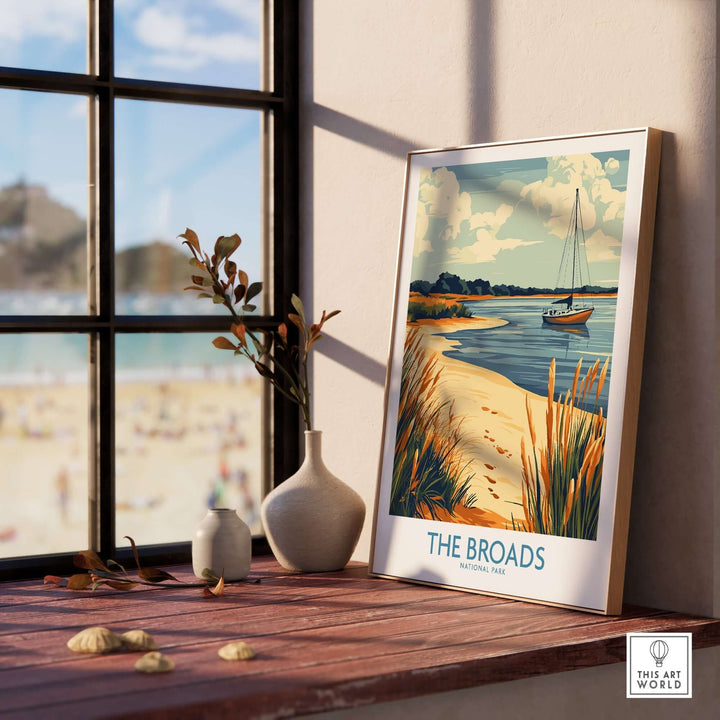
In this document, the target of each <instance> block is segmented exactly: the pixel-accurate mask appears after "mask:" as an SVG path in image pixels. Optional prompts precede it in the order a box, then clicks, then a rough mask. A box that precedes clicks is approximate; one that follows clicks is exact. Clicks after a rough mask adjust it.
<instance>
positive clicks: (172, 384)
mask: <svg viewBox="0 0 720 720" xmlns="http://www.w3.org/2000/svg"><path fill="white" fill-rule="evenodd" d="M0 39H1V41H0V65H2V67H0V112H1V113H2V117H3V137H2V138H1V139H0V458H2V462H1V463H0V498H2V500H0V570H1V571H3V575H5V576H6V577H10V576H15V577H19V576H22V575H30V574H39V573H43V572H50V571H58V572H59V571H62V570H65V569H67V568H68V567H69V566H70V561H71V557H72V554H73V553H74V552H76V551H78V550H81V549H84V548H86V547H93V548H94V549H96V550H97V551H98V552H99V553H100V554H101V555H102V556H103V557H109V556H116V557H117V556H120V557H123V556H124V555H126V554H127V551H126V550H125V547H126V545H127V543H126V541H125V540H123V536H125V535H130V536H132V537H133V538H135V540H136V541H137V542H138V544H140V545H141V550H142V552H143V554H144V556H145V557H146V559H147V561H148V562H159V561H184V560H187V559H188V558H189V548H190V546H189V542H188V540H189V538H190V537H191V536H192V533H193V531H194V528H195V526H196V525H197V524H198V523H199V521H200V519H201V518H202V516H203V515H204V514H205V511H206V509H207V507H208V506H213V505H214V506H217V507H221V506H230V507H236V508H237V509H238V512H239V514H240V515H241V516H244V519H245V520H246V522H248V524H249V525H250V526H251V528H252V530H253V533H254V535H255V536H257V544H261V543H262V542H263V541H262V538H261V532H262V531H261V527H260V523H259V503H260V500H261V498H262V496H263V494H264V492H265V491H266V490H267V489H268V488H269V486H270V485H271V484H272V483H273V480H274V478H283V477H287V476H288V475H290V474H291V472H293V471H294V469H295V466H296V463H297V457H298V416H297V411H296V409H295V408H294V407H292V406H289V405H288V404H287V403H286V401H285V400H284V399H283V398H282V397H281V396H280V394H273V393H271V390H270V388H269V387H268V386H267V385H266V384H264V383H263V382H262V381H261V379H260V378H259V376H258V375H257V374H256V373H255V372H254V369H253V368H252V367H247V366H246V365H245V364H244V362H242V361H240V360H239V359H238V358H237V357H234V356H233V355H232V353H223V352H222V351H220V350H217V349H215V348H214V347H212V345H211V340H212V338H214V337H216V336H217V335H218V334H221V333H224V332H226V331H227V330H228V329H229V325H230V318H229V316H228V315H227V314H226V312H225V313H223V312H222V311H221V309H220V308H219V307H218V306H214V305H212V303H209V301H208V302H207V304H206V303H205V301H199V300H197V299H195V298H194V297H193V296H192V294H189V293H184V292H183V290H182V288H183V287H185V286H186V285H189V284H190V280H189V276H190V266H189V264H188V258H189V255H188V253H187V252H186V249H185V248H184V247H182V246H181V244H180V241H179V240H178V239H177V237H176V236H177V235H178V234H180V233H182V232H184V230H185V228H186V227H190V228H192V229H194V230H195V231H197V232H198V234H199V235H200V238H201V241H202V243H203V245H204V246H205V247H207V248H208V249H209V248H210V247H212V243H213V242H214V240H215V238H216V237H217V236H219V235H230V234H232V233H235V232H237V233H238V234H240V235H241V237H242V238H243V244H242V245H241V247H240V249H239V251H238V253H237V255H236V259H237V261H238V264H239V265H240V266H241V267H242V268H243V269H245V270H246V271H247V272H248V274H249V275H250V277H251V279H261V280H263V283H264V292H263V296H262V301H261V303H259V309H258V310H257V311H256V312H255V313H253V315H252V317H251V318H249V319H248V324H249V325H252V326H253V327H255V328H257V329H258V330H270V329H272V328H273V327H276V326H277V324H278V323H279V322H280V317H281V315H282V313H283V310H284V309H286V308H287V306H288V303H289V298H290V295H291V294H292V292H294V291H296V290H297V282H298V271H297V88H298V79H297V77H298V76H297V5H296V3H294V2H278V1H277V0H276V1H275V2H271V0H173V1H172V2H169V1H168V0H148V1H147V2H142V3H138V2H133V1H132V0H114V2H113V1H112V0H66V1H65V2H63V3H57V2H55V1H54V0H34V2H32V3H27V2H23V0H15V1H14V2H9V3H5V4H4V6H3V27H2V28H0ZM275 438H278V439H279V438H282V442H275V441H274V439H275Z"/></svg>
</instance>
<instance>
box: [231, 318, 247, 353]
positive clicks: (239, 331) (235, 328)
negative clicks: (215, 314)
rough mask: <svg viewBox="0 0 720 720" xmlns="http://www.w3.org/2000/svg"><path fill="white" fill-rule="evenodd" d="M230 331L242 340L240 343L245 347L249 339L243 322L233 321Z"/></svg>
mask: <svg viewBox="0 0 720 720" xmlns="http://www.w3.org/2000/svg"><path fill="white" fill-rule="evenodd" d="M230 332H232V334H233V335H234V336H235V337H236V338H237V339H238V340H239V341H240V344H241V345H242V346H243V347H245V345H247V341H246V340H245V326H244V325H242V324H241V323H233V324H232V325H231V326H230Z"/></svg>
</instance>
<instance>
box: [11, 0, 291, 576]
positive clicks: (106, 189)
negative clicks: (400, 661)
mask: <svg viewBox="0 0 720 720" xmlns="http://www.w3.org/2000/svg"><path fill="white" fill-rule="evenodd" d="M265 2H266V3H267V4H266V6H265V12H266V20H267V24H268V27H267V30H266V32H267V38H268V41H269V42H270V44H271V49H270V53H269V56H268V58H267V59H263V58H261V62H265V61H267V60H269V64H270V66H271V67H270V68H268V70H270V71H271V73H272V81H271V84H272V90H270V91H264V90H247V89H236V88H227V87H218V86H209V85H190V84H184V83H175V82H158V81H146V80H138V79H128V78H118V77H115V75H114V62H113V55H114V49H113V45H114V31H113V20H114V2H113V0H88V4H89V9H90V18H91V19H92V18H93V16H94V17H95V18H96V24H95V23H93V22H92V20H90V22H91V27H90V29H89V32H88V44H89V46H90V47H91V48H92V46H93V44H95V45H96V47H97V65H96V68H97V73H96V74H79V73H66V72H54V71H44V70H30V69H22V68H12V67H0V92H2V91H3V90H7V89H11V90H12V89H14V90H18V89H19V90H30V91H44V92H54V93H62V94H68V93H70V94H73V93H74V94H78V95H84V96H87V97H90V98H92V97H96V98H97V103H96V108H97V120H96V123H95V126H96V138H95V139H94V140H95V142H94V152H95V153H96V154H97V158H96V167H97V177H96V182H97V185H98V188H97V194H96V211H97V224H96V228H97V231H96V237H97V240H96V242H95V243H94V244H95V247H94V248H92V247H90V246H89V248H88V252H91V251H92V252H94V255H95V257H94V260H95V265H96V271H95V286H96V293H97V314H95V315H90V314H88V315H72V316H38V315H28V316H8V315H3V316H0V333H30V332H32V333H44V332H68V333H84V334H88V336H89V337H91V338H94V339H93V340H91V341H90V353H91V366H92V364H93V363H92V360H93V359H94V360H95V362H96V365H95V367H96V370H95V372H94V377H93V380H92V381H91V382H92V384H93V385H94V394H95V395H94V402H93V408H92V412H93V415H94V422H93V425H92V427H91V430H93V429H94V432H95V434H96V437H95V438H94V439H93V438H92V436H91V437H90V442H89V445H90V453H91V458H89V459H88V460H89V463H90V475H91V478H90V483H89V484H90V488H89V491H90V495H91V497H90V498H89V501H90V502H89V510H88V523H89V538H88V547H89V548H92V549H94V550H96V551H97V552H98V553H99V554H100V556H101V557H103V558H110V557H113V558H117V559H120V560H123V559H129V558H130V557H131V555H130V551H129V549H125V548H118V547H116V541H115V530H116V528H115V487H114V476H115V380H114V376H115V367H114V355H115V352H114V350H115V336H116V334H121V333H123V332H226V331H228V330H229V327H230V318H229V317H221V316H217V317H215V316H195V315H188V316H128V315H115V288H114V268H113V265H114V252H115V247H114V244H115V243H114V239H115V238H114V231H115V228H114V224H115V214H114V100H115V99H116V98H118V99H120V98H122V99H141V100H152V101H160V102H171V103H181V104H194V105H205V106H214V107H234V108H246V109H253V110H261V111H264V112H265V113H267V114H268V115H270V116H271V118H272V123H271V124H270V127H271V130H270V134H271V138H270V140H271V149H270V150H269V152H270V173H271V179H270V180H269V194H270V195H271V198H270V203H269V207H270V214H271V217H270V218H268V221H269V226H270V230H269V232H268V235H269V237H270V242H271V246H272V247H271V252H272V261H271V262H272V270H271V280H272V282H271V283H270V285H271V289H270V293H271V294H270V296H269V306H270V307H271V308H272V314H269V315H260V316H257V317H252V318H247V324H248V325H249V326H251V327H254V328H257V329H266V330H271V329H273V328H275V327H277V326H278V324H279V323H280V322H282V316H283V313H284V310H285V309H287V308H288V307H289V306H290V297H291V295H292V293H294V292H297V291H298V285H299V231H298V224H299V221H298V95H299V72H298V60H299V52H298V44H299V30H298V20H299V18H298V15H299V12H298V2H297V0H274V1H273V0H265ZM95 33H96V34H95ZM238 230H239V231H240V232H242V230H241V228H238ZM88 277H89V279H90V280H91V279H92V278H91V277H90V276H88ZM89 291H90V288H89ZM95 353H96V354H95ZM94 354H95V355H94ZM270 407H271V412H270V418H269V425H268V427H269V428H270V430H271V432H270V433H267V432H266V433H264V435H265V436H266V437H267V436H268V435H269V437H268V441H269V443H270V447H269V448H268V449H269V460H270V466H271V467H270V471H269V475H270V478H271V484H272V485H273V486H275V485H277V484H278V483H279V482H281V481H282V480H283V479H285V478H286V477H289V476H290V475H291V474H292V473H293V472H294V471H295V470H296V469H297V463H298V458H299V452H300V443H299V438H300V421H299V413H298V411H297V407H296V406H295V405H293V404H291V403H289V402H288V401H287V400H286V399H285V398H283V396H282V395H281V394H280V393H272V392H271V394H270ZM93 440H94V442H93ZM8 501H9V502H11V500H8V499H6V500H5V502H8ZM192 531H193V528H188V538H189V537H190V536H191V534H192ZM138 540H141V538H138ZM82 549H85V548H78V550H82ZM267 552H269V546H268V544H267V541H266V540H265V538H264V537H258V538H253V554H264V553H267ZM73 555H74V553H59V554H49V555H32V556H21V557H12V558H6V559H0V578H4V579H15V578H18V579H19V578H24V577H37V576H41V575H43V574H46V573H66V572H70V571H71V570H72V567H73V565H72V557H73ZM140 555H141V557H142V558H143V559H144V561H145V562H148V563H154V564H167V563H186V562H189V560H190V542H189V540H188V542H183V543H169V544H162V545H145V546H142V547H140Z"/></svg>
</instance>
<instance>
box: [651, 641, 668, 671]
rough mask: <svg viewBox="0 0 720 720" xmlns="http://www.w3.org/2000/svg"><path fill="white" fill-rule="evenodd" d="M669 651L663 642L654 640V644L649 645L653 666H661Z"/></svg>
mask: <svg viewBox="0 0 720 720" xmlns="http://www.w3.org/2000/svg"><path fill="white" fill-rule="evenodd" d="M669 650H670V648H669V647H668V644H667V643H666V642H665V641H664V640H655V642H654V643H653V644H652V645H650V654H651V655H652V656H653V658H654V659H655V665H656V666H657V667H662V666H663V662H665V658H666V657H667V654H668V652H669Z"/></svg>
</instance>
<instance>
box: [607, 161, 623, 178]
mask: <svg viewBox="0 0 720 720" xmlns="http://www.w3.org/2000/svg"><path fill="white" fill-rule="evenodd" d="M619 169H620V163H619V162H618V161H617V160H616V159H615V158H608V159H607V160H606V161H605V174H606V175H615V173H616V172H617V171H618V170H619Z"/></svg>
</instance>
